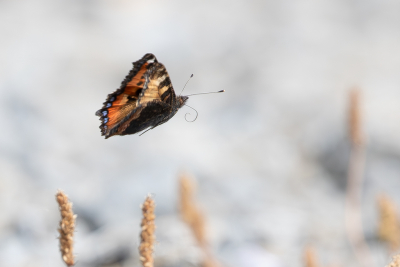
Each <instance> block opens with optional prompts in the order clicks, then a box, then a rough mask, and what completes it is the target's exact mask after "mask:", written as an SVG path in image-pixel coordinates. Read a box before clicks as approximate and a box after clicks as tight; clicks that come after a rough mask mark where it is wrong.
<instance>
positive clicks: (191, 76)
mask: <svg viewBox="0 0 400 267" xmlns="http://www.w3.org/2000/svg"><path fill="white" fill-rule="evenodd" d="M192 77H193V74H192V75H190V77H189V79H188V80H187V82H186V83H185V86H184V87H183V89H182V91H181V93H180V94H179V96H180V95H181V94H182V93H183V90H185V87H186V84H188V82H189V81H190V79H192Z"/></svg>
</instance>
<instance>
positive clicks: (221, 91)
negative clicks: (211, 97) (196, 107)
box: [187, 90, 225, 96]
mask: <svg viewBox="0 0 400 267" xmlns="http://www.w3.org/2000/svg"><path fill="white" fill-rule="evenodd" d="M223 92H225V90H220V91H218V92H208V93H198V94H191V95H187V96H192V95H207V94H216V93H223Z"/></svg>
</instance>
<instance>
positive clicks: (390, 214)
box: [378, 195, 400, 251]
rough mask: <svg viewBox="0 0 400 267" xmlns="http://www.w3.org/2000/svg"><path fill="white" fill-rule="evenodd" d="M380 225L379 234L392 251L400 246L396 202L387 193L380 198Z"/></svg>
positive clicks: (399, 228)
mask: <svg viewBox="0 0 400 267" xmlns="http://www.w3.org/2000/svg"><path fill="white" fill-rule="evenodd" d="M378 209H379V215H380V218H379V226H378V236H379V238H380V239H381V240H383V241H384V242H386V243H387V244H388V246H389V248H390V249H391V250H392V251H396V250H398V249H399V248H400V227H399V219H398V216H397V209H396V205H395V203H394V202H393V201H392V200H391V199H390V198H389V197H387V196H386V195H381V196H379V198H378Z"/></svg>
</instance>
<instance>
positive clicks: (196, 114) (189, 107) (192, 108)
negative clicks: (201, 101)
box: [185, 104, 199, 122]
mask: <svg viewBox="0 0 400 267" xmlns="http://www.w3.org/2000/svg"><path fill="white" fill-rule="evenodd" d="M185 106H187V107H189V108H191V109H193V110H194V111H196V118H194V120H192V121H189V120H188V119H186V116H187V115H188V114H189V115H190V113H186V114H185V120H186V121H187V122H194V121H195V120H197V116H198V115H199V113H198V112H197V110H195V109H194V108H192V107H191V106H188V105H186V104H185Z"/></svg>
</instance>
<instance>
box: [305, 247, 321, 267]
mask: <svg viewBox="0 0 400 267" xmlns="http://www.w3.org/2000/svg"><path fill="white" fill-rule="evenodd" d="M304 266H305V267H318V266H319V264H318V263H317V256H316V255H315V251H314V249H313V248H311V247H307V248H306V249H305V251H304Z"/></svg>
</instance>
